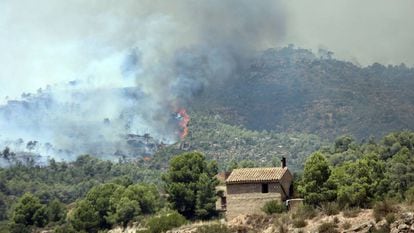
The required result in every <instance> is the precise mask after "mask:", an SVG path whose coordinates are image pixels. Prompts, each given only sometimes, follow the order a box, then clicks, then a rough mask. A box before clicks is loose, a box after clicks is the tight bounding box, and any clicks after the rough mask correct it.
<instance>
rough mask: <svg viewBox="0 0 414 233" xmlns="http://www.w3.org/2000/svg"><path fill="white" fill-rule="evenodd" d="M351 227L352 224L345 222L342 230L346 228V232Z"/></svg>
mask: <svg viewBox="0 0 414 233" xmlns="http://www.w3.org/2000/svg"><path fill="white" fill-rule="evenodd" d="M351 226H352V224H351V223H350V222H344V224H342V228H344V230H348V229H349V228H351Z"/></svg>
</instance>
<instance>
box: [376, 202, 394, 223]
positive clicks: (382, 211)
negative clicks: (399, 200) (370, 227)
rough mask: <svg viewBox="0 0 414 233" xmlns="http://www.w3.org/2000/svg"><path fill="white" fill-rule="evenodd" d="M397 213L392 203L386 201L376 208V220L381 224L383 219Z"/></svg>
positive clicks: (379, 203) (378, 204)
mask: <svg viewBox="0 0 414 233" xmlns="http://www.w3.org/2000/svg"><path fill="white" fill-rule="evenodd" d="M396 211H397V209H396V207H395V206H394V205H393V203H392V202H390V201H388V200H384V201H381V202H377V203H376V204H375V206H374V218H375V221H377V222H379V221H380V220H381V219H382V218H383V217H385V216H386V215H387V214H389V213H395V212H396Z"/></svg>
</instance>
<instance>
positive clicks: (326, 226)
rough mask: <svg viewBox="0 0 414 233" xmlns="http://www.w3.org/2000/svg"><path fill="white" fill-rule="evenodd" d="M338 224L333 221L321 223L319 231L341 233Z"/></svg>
mask: <svg viewBox="0 0 414 233" xmlns="http://www.w3.org/2000/svg"><path fill="white" fill-rule="evenodd" d="M337 227H338V226H337V225H336V224H335V223H333V222H325V223H322V224H321V225H319V227H318V232H319V233H339V231H338V229H336V228H337Z"/></svg>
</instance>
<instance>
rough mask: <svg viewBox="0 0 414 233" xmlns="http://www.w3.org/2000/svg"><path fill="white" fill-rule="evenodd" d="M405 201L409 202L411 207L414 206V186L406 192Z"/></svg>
mask: <svg viewBox="0 0 414 233" xmlns="http://www.w3.org/2000/svg"><path fill="white" fill-rule="evenodd" d="M405 199H406V200H407V202H408V204H410V205H412V204H414V186H413V187H411V188H409V189H408V190H407V191H406V192H405Z"/></svg>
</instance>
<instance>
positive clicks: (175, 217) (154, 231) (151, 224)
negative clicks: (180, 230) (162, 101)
mask: <svg viewBox="0 0 414 233" xmlns="http://www.w3.org/2000/svg"><path fill="white" fill-rule="evenodd" d="M186 222H187V220H186V219H185V218H184V217H183V216H182V215H181V214H179V213H177V212H171V211H170V212H165V213H161V214H160V215H158V216H154V217H152V218H150V219H148V220H147V222H146V224H145V226H146V227H147V230H144V231H138V233H162V232H166V231H168V230H171V229H173V228H175V227H179V226H181V225H184V224H185V223H186Z"/></svg>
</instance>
